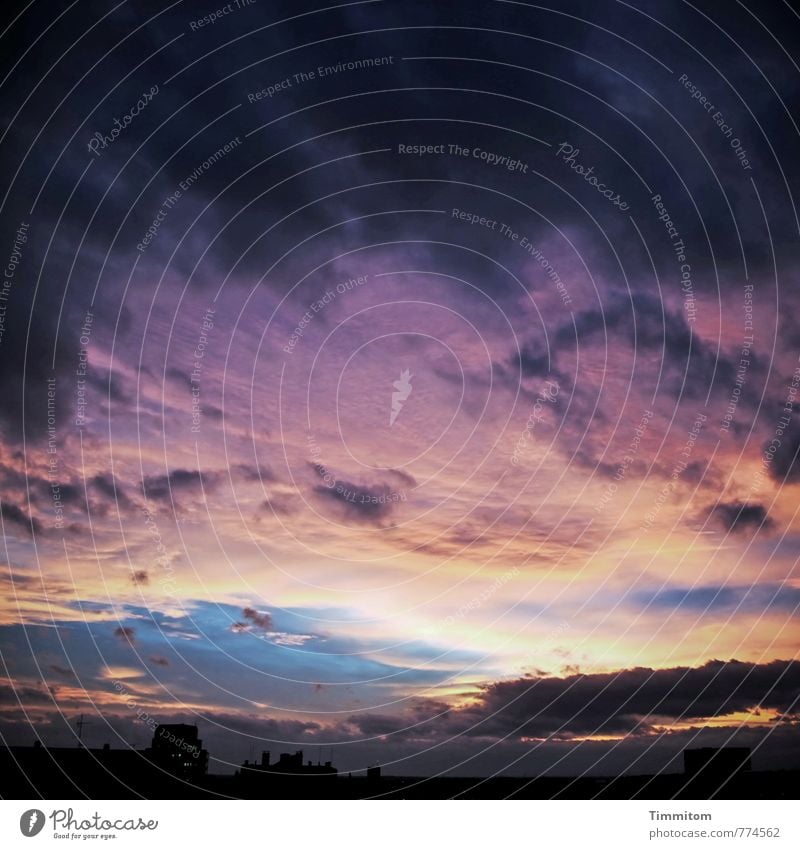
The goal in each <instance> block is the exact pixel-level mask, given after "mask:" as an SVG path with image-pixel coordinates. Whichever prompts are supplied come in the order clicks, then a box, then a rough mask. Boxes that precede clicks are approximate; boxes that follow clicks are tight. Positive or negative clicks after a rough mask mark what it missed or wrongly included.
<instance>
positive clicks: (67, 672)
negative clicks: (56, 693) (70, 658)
mask: <svg viewBox="0 0 800 849" xmlns="http://www.w3.org/2000/svg"><path fill="white" fill-rule="evenodd" d="M49 668H50V671H51V672H55V674H56V675H61V676H62V677H63V678H74V677H75V672H74V670H72V669H69V668H68V667H64V666H59V665H58V664H57V663H51V664H50V667H49Z"/></svg>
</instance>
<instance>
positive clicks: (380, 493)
mask: <svg viewBox="0 0 800 849" xmlns="http://www.w3.org/2000/svg"><path fill="white" fill-rule="evenodd" d="M312 468H313V469H314V471H315V472H316V473H317V475H319V477H320V478H322V479H323V480H325V481H326V482H325V483H324V484H320V485H318V486H315V487H314V493H315V494H316V495H317V496H318V497H319V498H320V499H322V500H323V501H326V502H329V503H333V504H335V505H336V506H337V507H338V508H339V510H340V512H341V513H342V515H343V518H344V519H345V520H349V521H350V522H353V523H355V524H365V525H381V523H382V522H383V520H384V519H385V518H386V517H388V516H389V515H390V514H391V512H392V510H393V508H394V506H395V504H397V503H398V502H399V501H401V500H405V497H406V496H405V492H404V490H396V489H393V488H392V487H391V486H389V485H388V484H385V483H379V484H374V485H365V484H358V483H353V482H352V481H347V480H342V479H339V478H335V477H333V475H332V474H331V473H330V471H329V470H328V469H326V468H325V467H324V466H320V465H319V464H312ZM392 475H393V476H394V477H399V478H400V480H403V479H404V478H405V477H408V476H407V475H405V474H404V473H399V472H397V471H394V470H393V471H392Z"/></svg>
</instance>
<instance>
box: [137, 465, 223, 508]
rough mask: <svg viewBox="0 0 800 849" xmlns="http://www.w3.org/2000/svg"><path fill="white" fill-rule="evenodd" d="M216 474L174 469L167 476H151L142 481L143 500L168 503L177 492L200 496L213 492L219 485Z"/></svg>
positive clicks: (218, 478)
mask: <svg viewBox="0 0 800 849" xmlns="http://www.w3.org/2000/svg"><path fill="white" fill-rule="evenodd" d="M219 480H220V476H219V474H218V473H217V472H209V471H206V472H201V471H195V470H193V469H175V470H174V471H172V472H170V473H169V474H168V475H153V476H149V477H145V478H144V480H143V481H142V492H143V493H144V496H145V498H153V499H155V500H156V501H169V500H170V498H174V497H175V495H176V493H178V492H190V493H195V494H197V495H201V494H202V493H203V491H204V490H206V491H210V490H213V489H214V488H215V487H216V486H217V484H218V483H219Z"/></svg>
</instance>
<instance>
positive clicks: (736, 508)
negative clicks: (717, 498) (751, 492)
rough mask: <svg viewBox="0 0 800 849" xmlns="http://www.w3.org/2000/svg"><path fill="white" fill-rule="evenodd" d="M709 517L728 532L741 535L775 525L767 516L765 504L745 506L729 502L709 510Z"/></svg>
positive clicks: (740, 503)
mask: <svg viewBox="0 0 800 849" xmlns="http://www.w3.org/2000/svg"><path fill="white" fill-rule="evenodd" d="M708 515H709V516H711V517H712V518H714V519H716V521H717V522H718V523H719V524H720V525H721V526H722V527H723V528H724V529H725V530H726V531H731V532H733V533H739V532H741V531H745V530H747V529H750V528H752V529H753V530H759V529H761V528H764V529H767V528H771V527H772V526H773V524H774V522H773V521H772V519H770V518H769V517H768V516H767V511H766V508H765V507H764V506H763V504H744V503H742V502H741V501H728V502H723V503H721V504H716V505H714V506H712V507H710V508H709V510H708Z"/></svg>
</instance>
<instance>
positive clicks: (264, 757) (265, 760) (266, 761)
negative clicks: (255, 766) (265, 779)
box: [261, 752, 269, 766]
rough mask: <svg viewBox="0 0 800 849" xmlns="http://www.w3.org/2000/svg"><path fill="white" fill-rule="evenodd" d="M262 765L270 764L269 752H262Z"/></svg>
mask: <svg viewBox="0 0 800 849" xmlns="http://www.w3.org/2000/svg"><path fill="white" fill-rule="evenodd" d="M261 766H269V752H262V753H261Z"/></svg>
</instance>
